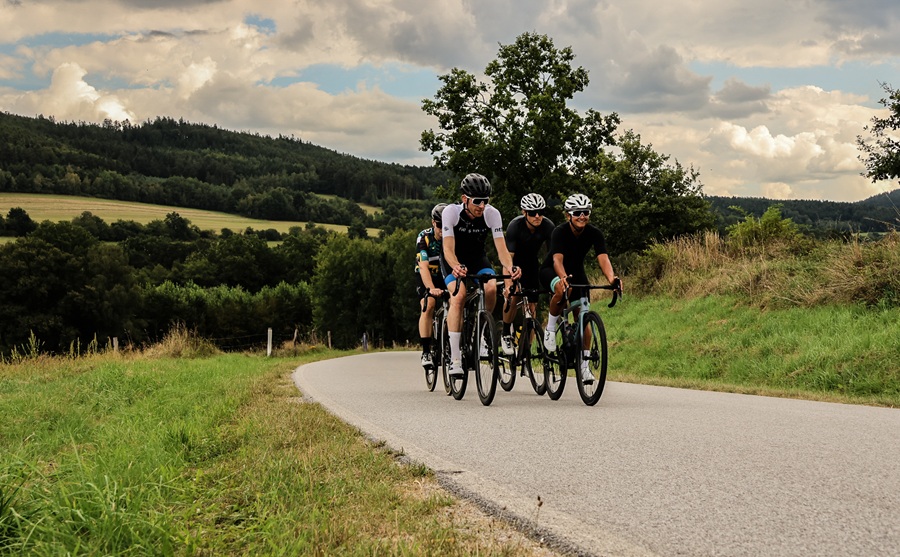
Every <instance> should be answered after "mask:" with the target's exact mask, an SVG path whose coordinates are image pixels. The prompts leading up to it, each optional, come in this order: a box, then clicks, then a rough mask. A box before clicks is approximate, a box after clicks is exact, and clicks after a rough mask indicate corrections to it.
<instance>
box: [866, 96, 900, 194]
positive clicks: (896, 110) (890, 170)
mask: <svg viewBox="0 0 900 557" xmlns="http://www.w3.org/2000/svg"><path fill="white" fill-rule="evenodd" d="M881 87H882V88H883V89H884V91H885V93H887V97H885V98H883V99H881V100H880V101H878V102H880V103H881V104H882V105H883V106H884V107H885V108H887V109H888V111H889V112H888V115H887V117H885V118H879V117H878V116H875V117H873V118H872V124H871V125H870V126H866V127H865V128H863V129H864V130H866V131H868V132H870V133H871V134H872V137H871V138H869V139H864V138H863V137H862V136H857V137H856V144H857V146H858V147H859V149H860V150H861V151H862V152H863V153H864V154H865V156H860V160H862V161H863V163H865V165H866V172H865V173H863V176H866V177H867V178H871V180H872V181H873V182H877V181H879V180H896V179H898V178H900V89H894V88H892V87H891V86H890V85H888V84H887V83H882V84H881Z"/></svg>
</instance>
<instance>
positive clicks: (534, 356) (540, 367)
mask: <svg viewBox="0 0 900 557" xmlns="http://www.w3.org/2000/svg"><path fill="white" fill-rule="evenodd" d="M519 345H520V353H521V357H520V360H521V361H522V367H523V368H525V369H526V370H527V371H528V377H529V378H530V379H531V388H532V389H534V392H535V393H537V395H538V396H543V395H544V393H546V392H547V378H546V376H545V375H544V331H543V330H542V329H541V324H540V323H538V321H537V319H534V318H531V319H526V320H525V323H523V324H522V336H520V337H519Z"/></svg>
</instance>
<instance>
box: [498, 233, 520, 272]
mask: <svg viewBox="0 0 900 557" xmlns="http://www.w3.org/2000/svg"><path fill="white" fill-rule="evenodd" d="M494 246H496V247H497V257H499V258H500V264H501V265H503V269H504V270H506V271H509V274H510V275H512V278H513V280H515V279H518V278H519V276H520V275H521V274H522V270H521V269H519V268H518V267H517V268H515V269H513V260H512V254H510V253H509V250H508V249H506V240H505V239H504V238H503V236H497V237H496V238H494Z"/></svg>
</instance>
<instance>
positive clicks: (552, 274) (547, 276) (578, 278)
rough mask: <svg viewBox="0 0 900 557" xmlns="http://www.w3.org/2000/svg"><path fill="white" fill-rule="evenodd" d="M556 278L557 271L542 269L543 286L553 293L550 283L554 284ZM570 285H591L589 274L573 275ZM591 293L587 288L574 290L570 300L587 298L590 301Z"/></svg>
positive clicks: (548, 268)
mask: <svg viewBox="0 0 900 557" xmlns="http://www.w3.org/2000/svg"><path fill="white" fill-rule="evenodd" d="M555 278H557V277H556V271H555V270H554V269H553V267H542V268H541V286H543V287H544V288H546V289H547V290H550V291H551V292H552V291H553V289H552V288H550V283H551V282H553V279H555ZM569 284H590V283H589V282H588V278H587V274H585V273H575V274H573V275H572V278H570V279H569ZM590 293H591V291H590V290H589V289H587V288H573V289H572V291H571V292H570V293H569V299H570V300H576V299H578V298H581V297H582V296H587V297H588V299H590Z"/></svg>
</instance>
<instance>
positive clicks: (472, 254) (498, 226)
mask: <svg viewBox="0 0 900 557" xmlns="http://www.w3.org/2000/svg"><path fill="white" fill-rule="evenodd" d="M441 221H442V226H441V231H442V234H443V237H444V238H454V239H455V241H456V248H455V249H454V253H455V255H456V259H457V260H458V261H459V263H460V264H461V265H465V266H466V267H467V268H469V270H470V272H478V271H480V270H482V269H485V268H487V267H490V261H489V260H488V259H487V254H486V252H485V246H484V242H485V240H486V239H487V236H488V234H489V233H490V234H491V236H492V237H493V238H502V237H503V218H502V217H501V216H500V211H498V210H497V208H496V207H494V206H493V205H486V206H485V208H484V214H483V215H482V216H480V217H478V218H472V216H471V215H469V214H468V213H466V211H465V208H464V206H463V204H462V203H454V204H452V205H447V207H446V208H445V209H444V212H443V213H441ZM485 262H487V265H485ZM441 271H442V272H443V274H444V277H447V276H448V275H450V274H452V273H453V269H451V268H450V267H449V265H447V262H446V260H445V259H444V258H443V257H442V258H441Z"/></svg>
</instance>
